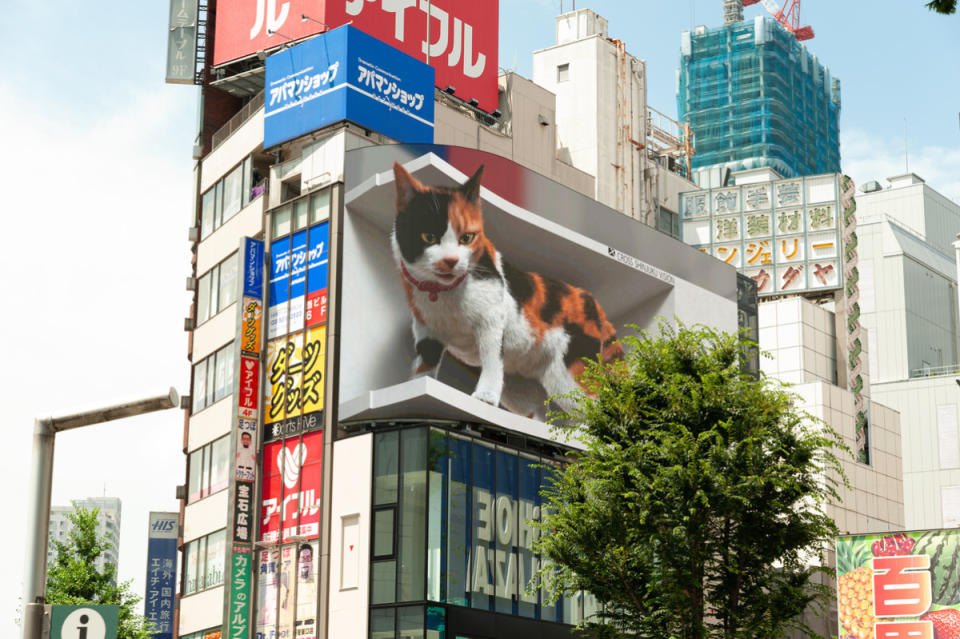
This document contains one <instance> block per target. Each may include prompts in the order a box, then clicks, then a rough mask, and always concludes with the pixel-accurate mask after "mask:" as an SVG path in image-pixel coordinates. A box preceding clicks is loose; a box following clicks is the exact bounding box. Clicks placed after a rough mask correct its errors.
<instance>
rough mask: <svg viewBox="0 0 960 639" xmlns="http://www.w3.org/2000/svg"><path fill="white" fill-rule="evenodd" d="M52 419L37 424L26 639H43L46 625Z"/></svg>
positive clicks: (26, 572)
mask: <svg viewBox="0 0 960 639" xmlns="http://www.w3.org/2000/svg"><path fill="white" fill-rule="evenodd" d="M56 434H57V432H56V430H55V429H54V427H53V420H52V419H51V418H49V417H48V418H45V419H37V420H35V421H34V423H33V475H32V477H31V481H30V499H29V502H28V503H29V506H28V509H29V512H28V513H27V528H26V531H27V554H26V555H25V556H24V564H23V638H24V639H39V638H40V633H41V629H42V626H43V605H44V603H45V601H44V593H45V592H46V583H45V582H46V576H47V535H48V534H49V532H50V488H51V485H52V484H53V481H52V479H53V443H54V439H55V437H56Z"/></svg>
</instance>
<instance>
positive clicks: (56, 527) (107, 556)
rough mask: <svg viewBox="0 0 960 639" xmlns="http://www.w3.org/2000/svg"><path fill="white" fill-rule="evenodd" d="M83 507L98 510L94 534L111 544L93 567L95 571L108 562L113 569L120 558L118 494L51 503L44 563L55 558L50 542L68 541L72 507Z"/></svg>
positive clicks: (54, 549) (71, 527)
mask: <svg viewBox="0 0 960 639" xmlns="http://www.w3.org/2000/svg"><path fill="white" fill-rule="evenodd" d="M75 507H76V508H85V509H87V510H93V509H94V508H97V509H99V512H98V513H97V537H98V538H99V539H103V540H105V541H107V542H108V543H109V544H110V548H109V549H107V550H106V551H104V553H103V554H102V555H100V556H99V557H98V558H97V560H96V562H95V566H96V568H97V570H99V571H103V569H104V567H105V566H106V565H107V564H110V565H113V566H114V568H116V567H117V566H119V561H120V499H119V498H118V497H88V498H87V499H77V500H75V501H74V502H73V505H72V506H52V507H51V508H50V535H49V539H48V542H49V543H48V544H47V566H50V565H51V564H52V563H53V562H54V561H56V558H57V551H56V548H54V546H53V542H55V541H58V542H60V543H67V540H68V537H69V536H70V531H71V530H73V523H72V522H71V521H70V519H69V515H70V514H71V513H73V511H74V508H75Z"/></svg>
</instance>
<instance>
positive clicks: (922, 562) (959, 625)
mask: <svg viewBox="0 0 960 639" xmlns="http://www.w3.org/2000/svg"><path fill="white" fill-rule="evenodd" d="M958 557H960V530H957V529H948V530H922V531H913V532H901V533H888V534H884V535H855V536H845V537H839V538H838V539H837V615H838V617H839V624H840V625H839V628H840V637H841V639H851V638H855V639H886V638H888V637H890V638H894V637H898V638H900V639H904V638H908V637H916V638H917V639H947V638H952V637H956V636H957V633H958V629H960V575H958V574H957V571H956V567H957V559H958Z"/></svg>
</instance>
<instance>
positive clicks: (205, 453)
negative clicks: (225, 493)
mask: <svg viewBox="0 0 960 639" xmlns="http://www.w3.org/2000/svg"><path fill="white" fill-rule="evenodd" d="M229 448H230V436H229V435H224V436H223V437H221V438H220V439H217V440H214V441H212V442H210V443H209V444H207V445H206V446H203V447H201V448H198V449H197V450H195V451H193V452H192V453H190V456H189V458H188V460H187V462H188V463H187V467H188V473H187V503H188V504H189V503H192V502H195V501H197V500H198V499H203V498H204V497H206V496H207V495H212V494H213V493H216V492H219V491H221V490H223V489H224V488H226V487H227V467H228V464H229V461H230V459H229Z"/></svg>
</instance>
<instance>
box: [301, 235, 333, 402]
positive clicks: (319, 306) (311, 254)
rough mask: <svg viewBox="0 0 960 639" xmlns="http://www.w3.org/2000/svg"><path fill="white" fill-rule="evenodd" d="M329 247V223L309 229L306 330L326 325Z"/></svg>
mask: <svg viewBox="0 0 960 639" xmlns="http://www.w3.org/2000/svg"><path fill="white" fill-rule="evenodd" d="M329 245H330V222H323V223H321V224H317V225H316V226H312V227H310V247H309V249H308V252H307V310H306V325H307V327H308V328H309V327H312V326H317V325H319V324H326V323H327V272H328V266H329V264H328V263H329V261H330V246H329ZM321 388H322V387H321Z"/></svg>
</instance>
